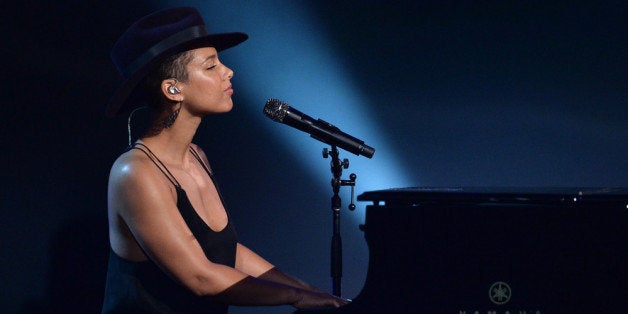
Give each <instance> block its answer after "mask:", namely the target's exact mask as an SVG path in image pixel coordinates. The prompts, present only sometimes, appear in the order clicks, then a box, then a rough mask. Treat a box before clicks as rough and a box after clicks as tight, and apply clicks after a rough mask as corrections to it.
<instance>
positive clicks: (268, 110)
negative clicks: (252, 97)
mask: <svg viewBox="0 0 628 314" xmlns="http://www.w3.org/2000/svg"><path fill="white" fill-rule="evenodd" d="M289 109H290V105H288V104H286V103H285V102H283V101H281V100H277V99H274V98H270V99H268V100H267V101H266V105H265V106H264V115H266V116H267V117H269V118H271V119H272V120H274V121H277V122H283V119H284V118H285V117H286V114H287V112H288V110H289Z"/></svg>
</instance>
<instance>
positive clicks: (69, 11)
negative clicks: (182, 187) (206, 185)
mask: <svg viewBox="0 0 628 314" xmlns="http://www.w3.org/2000/svg"><path fill="white" fill-rule="evenodd" d="M181 4H185V5H194V6H197V7H198V8H199V10H201V12H202V14H203V16H204V17H205V19H206V20H207V22H208V26H209V27H210V29H211V30H212V31H218V32H222V31H243V32H246V33H248V34H249V35H250V36H251V38H250V40H248V41H247V42H245V43H244V44H242V45H241V46H239V47H237V49H233V50H232V51H231V50H230V51H226V52H224V53H223V54H221V59H222V61H223V62H224V63H225V64H227V65H228V66H230V67H231V68H232V69H234V71H235V77H234V79H233V84H234V87H235V95H234V103H235V107H234V110H233V111H232V112H230V113H228V114H224V115H220V116H212V117H208V118H207V119H206V120H205V122H204V123H203V125H202V126H201V128H200V129H199V132H198V135H197V137H196V140H195V141H196V143H198V144H199V145H201V146H202V147H203V148H204V149H205V151H206V152H207V155H208V156H209V159H210V161H211V163H212V166H213V168H214V169H215V173H216V176H217V178H218V181H219V184H220V188H221V191H222V193H223V194H224V196H225V199H226V202H227V207H228V208H229V210H230V212H231V217H232V218H233V220H234V222H235V224H236V226H237V231H238V234H239V237H240V240H241V241H242V242H244V243H245V244H247V245H248V246H249V247H251V248H252V249H254V250H256V251H257V252H259V253H260V254H261V255H263V256H264V257H266V258H267V259H269V260H270V261H271V262H273V263H275V264H276V265H277V266H279V267H281V268H283V269H284V270H286V271H287V272H289V273H292V274H294V275H296V276H298V277H301V278H303V279H305V280H306V281H309V282H311V283H313V284H314V285H316V286H319V287H320V288H322V289H325V290H328V291H329V290H330V287H331V279H330V277H329V276H330V275H329V272H330V271H329V254H330V253H329V246H330V245H329V244H330V237H331V230H332V224H331V222H332V220H331V219H332V215H331V210H330V201H329V200H330V198H331V195H332V194H331V187H330V184H329V182H330V179H331V172H330V170H329V160H326V159H323V158H322V156H321V150H322V148H324V147H326V145H324V144H323V143H320V142H318V141H316V140H314V139H311V138H309V137H308V135H307V134H305V133H302V132H300V131H297V130H295V129H292V128H290V127H288V126H285V125H281V124H278V123H275V122H273V121H271V120H269V119H267V118H266V117H264V116H263V115H262V108H263V105H264V102H265V101H266V99H267V98H271V97H273V98H278V99H281V100H284V101H286V102H288V103H290V104H291V105H292V106H293V107H295V108H297V109H298V110H300V111H302V112H304V113H306V114H308V115H311V116H312V117H314V118H321V119H323V120H325V121H327V122H329V123H332V124H334V125H336V126H337V127H339V128H340V129H342V130H343V131H345V132H347V133H349V134H351V135H353V136H355V137H357V138H359V139H362V140H364V141H365V142H366V144H368V145H370V146H373V147H375V149H376V151H375V155H374V156H373V158H372V159H368V158H365V157H361V156H360V157H359V156H355V155H352V154H350V153H348V152H345V151H341V158H348V159H349V161H350V167H349V169H347V170H345V172H344V173H343V176H344V178H348V175H349V174H350V173H352V172H353V173H356V174H357V185H356V194H359V193H361V192H364V191H367V190H374V189H385V188H393V187H406V186H422V187H425V186H440V187H458V186H510V187H513V186H514V187H517V186H527V187H530V186H531V187H542V186H552V187H557V186H562V187H578V186H589V187H607V186H623V187H626V186H628V171H627V167H626V160H628V148H627V145H626V144H627V139H628V124H627V123H626V121H627V120H628V119H627V118H628V114H627V113H628V109H627V108H628V107H627V106H626V95H627V94H628V93H627V92H628V91H627V88H626V87H627V86H628V73H627V72H628V64H627V63H626V57H625V51H626V48H627V47H626V38H625V30H626V21H627V20H628V19H626V17H627V12H626V5H625V4H623V3H622V2H621V1H585V2H582V1H579V2H578V4H575V3H573V2H565V3H557V2H552V3H547V2H546V1H522V2H517V3H516V4H512V3H511V2H510V1H509V2H504V1H482V2H479V3H473V2H471V3H469V2H464V3H461V2H459V1H453V2H449V1H433V2H426V1H415V0H413V1H395V2H385V1H310V2H305V1H298V2H296V1H264V2H263V3H261V1H260V2H255V1H221V2H216V1H145V2H140V1H134V2H129V1H102V2H97V3H92V2H90V1H56V2H55V1H53V2H50V1H10V2H6V1H5V2H4V3H3V5H2V10H0V11H1V12H2V19H1V21H2V22H1V24H0V25H1V27H2V29H1V30H2V34H3V36H2V40H3V45H2V50H1V51H2V58H1V59H2V72H3V75H2V77H3V80H2V84H1V85H2V91H3V97H2V98H1V99H2V113H3V115H2V117H3V118H4V119H3V122H2V123H1V124H0V130H1V134H0V135H1V137H0V141H1V142H0V147H2V148H1V149H2V154H1V157H0V158H1V161H2V162H1V163H0V164H1V165H2V166H3V170H2V187H1V189H0V196H1V200H0V205H1V208H0V225H1V229H0V230H1V231H0V232H1V233H2V235H1V239H2V240H1V241H2V246H1V250H2V254H1V257H0V258H1V267H0V274H1V277H0V280H1V282H2V283H3V286H4V288H3V292H2V293H1V294H0V298H1V299H0V304H2V308H3V312H5V313H46V312H59V313H96V312H98V311H99V309H100V304H101V302H102V291H103V288H104V280H105V270H106V257H107V254H108V242H107V241H108V240H107V220H106V186H107V177H108V170H109V167H110V166H111V164H112V162H113V161H114V159H115V158H116V156H118V155H119V154H120V153H121V152H122V151H123V150H124V148H125V147H126V145H127V133H126V117H119V118H115V119H106V118H105V117H104V115H103V110H104V106H105V104H106V102H107V100H108V99H109V97H110V95H111V94H112V93H113V91H114V90H115V89H116V87H117V85H118V84H119V82H120V79H119V77H118V74H117V73H116V71H115V69H114V68H113V66H112V65H111V62H110V60H109V56H108V54H109V50H110V48H111V46H112V45H113V43H114V41H115V39H116V38H117V36H118V35H119V34H120V33H122V32H123V31H124V30H125V29H126V27H127V26H128V25H129V24H130V23H131V22H132V21H134V20H135V19H137V18H138V17H140V16H143V15H145V14H147V13H149V12H152V11H154V10H156V9H160V8H165V7H169V6H174V5H181ZM7 96H8V97H7ZM141 119H142V117H141V114H140V115H139V117H138V121H139V120H141ZM349 195H350V194H349V189H348V188H343V190H342V191H341V197H342V199H343V210H342V213H341V222H342V223H341V232H342V236H343V240H344V262H345V263H344V277H343V295H344V296H345V297H349V298H353V297H355V296H357V295H358V293H359V292H360V289H361V287H362V285H363V283H364V280H365V276H366V268H367V265H368V250H367V247H366V244H365V242H364V239H363V235H362V233H361V231H359V229H358V225H359V224H360V223H363V219H364V207H365V204H360V203H358V204H357V210H356V211H354V212H350V211H348V210H346V206H347V205H348V204H349ZM390 258H402V257H390ZM418 284H419V285H420V283H418ZM277 311H279V312H282V313H290V312H291V311H292V308H291V307H289V306H284V307H280V308H278V309H277V308H275V309H264V308H234V309H233V310H232V312H233V313H276V312H277Z"/></svg>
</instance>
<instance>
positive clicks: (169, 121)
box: [162, 100, 183, 129]
mask: <svg viewBox="0 0 628 314" xmlns="http://www.w3.org/2000/svg"><path fill="white" fill-rule="evenodd" d="M181 103H183V101H182V100H181V101H179V108H177V109H175V110H172V112H170V114H169V115H168V116H167V117H166V119H164V121H163V122H162V125H163V127H164V129H169V128H170V127H171V126H172V125H173V124H174V121H175V120H177V117H178V116H179V111H181Z"/></svg>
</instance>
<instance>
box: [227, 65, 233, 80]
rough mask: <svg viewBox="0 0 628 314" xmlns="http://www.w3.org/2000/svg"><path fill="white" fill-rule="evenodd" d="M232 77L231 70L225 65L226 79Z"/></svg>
mask: <svg viewBox="0 0 628 314" xmlns="http://www.w3.org/2000/svg"><path fill="white" fill-rule="evenodd" d="M232 77H233V70H231V69H230V68H228V67H227V79H231V78H232Z"/></svg>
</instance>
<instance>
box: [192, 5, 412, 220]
mask: <svg viewBox="0 0 628 314" xmlns="http://www.w3.org/2000/svg"><path fill="white" fill-rule="evenodd" d="M196 6H197V7H198V8H199V10H200V11H201V13H202V14H203V15H204V16H205V17H206V21H207V24H208V26H209V27H210V28H211V29H212V32H222V31H225V32H228V31H234V28H235V30H237V31H243V32H246V33H248V34H249V36H250V39H249V41H248V42H247V43H246V44H244V45H242V46H241V47H238V49H234V50H233V51H230V52H229V58H230V60H231V61H232V62H234V63H235V64H236V65H237V69H236V76H240V77H239V79H238V80H237V81H238V82H241V83H242V84H246V85H247V86H246V87H245V89H246V92H247V93H249V94H250V95H251V98H254V99H259V106H258V107H255V106H247V109H246V110H253V111H255V112H259V119H266V120H267V122H265V123H266V124H267V125H268V128H269V129H270V130H271V131H272V132H273V133H274V134H276V135H277V138H281V139H284V140H285V146H286V147H291V148H292V151H293V152H294V154H295V155H297V156H295V157H298V159H299V160H300V161H301V162H304V163H307V164H308V165H310V166H309V167H308V168H309V169H310V170H311V172H312V173H311V174H310V175H311V177H313V178H319V180H320V184H321V185H324V186H328V185H329V179H330V176H331V174H330V175H329V176H321V175H320V174H321V173H322V171H325V170H327V169H328V163H329V160H323V159H322V157H321V150H322V148H324V147H327V145H326V144H324V143H320V142H318V141H316V140H314V139H312V138H310V137H309V135H307V134H305V133H303V132H300V131H298V130H296V129H292V128H290V127H288V126H285V125H280V124H278V123H275V122H272V121H270V120H268V119H267V118H266V117H264V116H263V114H262V113H261V112H262V108H263V105H264V103H265V101H266V99H268V98H277V99H279V100H282V101H284V102H286V103H288V104H290V105H291V106H292V107H294V108H295V109H297V110H299V111H301V112H303V113H305V114H307V115H310V116H312V117H313V118H315V119H318V118H321V119H323V120H325V121H327V122H329V123H331V124H333V125H335V126H336V127H338V128H340V129H341V130H342V131H344V132H346V133H348V134H350V135H352V136H354V137H357V138H359V139H361V140H363V141H364V142H365V143H366V144H367V145H369V146H372V147H374V148H375V149H376V150H375V155H374V156H373V158H372V159H368V158H366V157H362V156H356V155H354V154H351V153H349V152H345V151H342V150H341V152H340V158H341V159H342V158H348V159H349V161H350V167H349V169H347V170H345V171H344V173H343V179H345V178H348V175H349V173H356V174H357V176H358V178H357V184H356V195H359V194H360V193H361V192H363V191H369V190H376V189H386V188H391V187H401V186H412V185H417V182H412V181H410V179H409V178H407V177H405V174H404V172H403V171H402V169H401V167H400V166H399V164H400V161H399V160H398V158H397V156H396V155H397V152H395V151H393V150H392V149H391V146H392V145H389V143H390V139H389V138H387V137H386V130H385V129H383V128H379V127H378V123H377V117H372V116H370V115H369V112H368V108H369V106H371V105H372V104H370V103H369V100H368V99H366V97H363V96H362V95H361V94H360V87H359V86H356V84H355V83H354V82H353V80H352V74H351V73H348V70H347V68H346V67H345V65H344V64H343V60H345V59H347V58H350V57H351V56H349V55H347V53H346V52H343V51H336V50H335V49H334V43H333V42H330V41H329V39H328V37H327V36H326V34H325V32H324V27H322V26H321V25H320V24H319V22H318V17H316V16H311V14H310V13H308V11H310V10H308V7H307V4H306V3H303V2H294V1H283V2H281V5H277V4H274V5H273V4H271V3H270V2H249V1H231V2H229V3H228V4H222V3H220V4H212V5H211V6H208V5H207V4H205V3H203V2H202V1H198V3H197V4H196ZM216 12H220V14H215V13H216ZM227 27H232V28H231V29H229V28H227ZM385 105H386V104H385ZM294 147H299V148H301V149H300V150H299V151H295V150H294ZM361 207H363V206H358V210H361ZM351 217H354V218H356V219H358V220H359V221H363V216H362V214H359V215H352V216H351Z"/></svg>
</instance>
